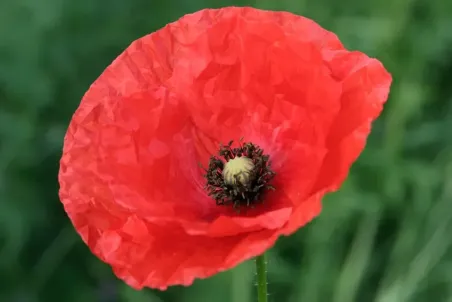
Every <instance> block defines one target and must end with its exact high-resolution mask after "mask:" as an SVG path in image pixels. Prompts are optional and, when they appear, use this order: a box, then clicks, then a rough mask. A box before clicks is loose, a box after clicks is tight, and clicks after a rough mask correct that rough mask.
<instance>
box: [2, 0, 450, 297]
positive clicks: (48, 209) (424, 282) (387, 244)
mask: <svg viewBox="0 0 452 302" xmlns="http://www.w3.org/2000/svg"><path fill="white" fill-rule="evenodd" d="M227 5H240V6H241V5H252V6H256V7H260V8H266V9H278V10H288V11H292V12H295V13H298V14H303V15H305V16H308V17H310V18H313V19H314V20H316V21H317V22H319V23H320V24H321V25H322V26H324V27H325V28H327V29H329V30H332V31H334V32H336V33H337V34H338V35H339V37H340V38H341V40H342V41H343V42H344V44H345V45H346V46H347V47H348V48H350V49H357V50H361V51H364V52H366V53H367V54H369V55H370V56H374V57H377V58H379V59H380V60H381V61H383V63H384V64H385V66H386V67H387V68H388V69H389V70H390V72H391V73H392V74H393V77H394V84H393V86H392V92H391V97H390V100H389V102H388V104H387V106H386V108H385V111H384V114H383V116H382V117H381V118H380V119H379V120H378V122H377V123H376V124H375V126H374V131H373V133H372V135H371V137H370V140H369V143H368V147H367V148H366V150H365V152H364V154H363V155H362V156H361V157H360V159H359V161H358V162H357V163H356V164H355V165H354V166H353V169H352V171H351V174H350V177H349V179H348V180H347V182H346V184H345V185H344V186H343V188H342V189H341V190H340V191H339V192H338V193H335V194H332V195H330V196H328V197H327V198H326V199H325V202H324V212H323V213H322V215H321V217H320V218H318V219H316V220H315V221H314V222H313V223H311V224H310V225H309V226H307V227H305V228H303V229H301V230H300V231H299V232H297V233H296V234H295V235H294V236H292V237H290V238H282V239H281V240H279V241H278V243H277V245H276V247H275V248H274V249H272V250H271V251H270V252H269V290H270V301H272V302H279V301H287V302H299V301H304V302H324V301H325V302H330V301H331V302H351V301H359V302H368V301H369V302H370V301H376V302H409V301H414V302H417V301H435V302H441V301H445V302H452V250H451V242H452V237H451V233H452V207H451V201H452V200H451V199H452V134H451V132H450V128H452V86H451V85H449V84H451V81H452V76H451V72H452V1H444V0H369V1H367V2H365V1H360V0H343V1H328V0H317V1H307V0H258V1H246V0H242V1H225V0H224V1H221V0H192V1H189V0H166V1H158V0H130V1H123V0H109V1H93V0H79V1H70V0H61V1H57V0H40V1H34V0H2V1H1V2H0V268H1V270H0V278H1V282H0V301H2V302H3V301H7V302H9V301H14V302H16V301H17V302H19V301H24V302H35V301H43V302H51V301H67V302H80V301H93V302H94V301H96V302H97V301H99V302H116V301H117V302H125V301H131V302H145V301H155V302H160V301H165V302H171V301H181V302H183V301H214V300H215V301H218V302H226V301H234V302H251V301H256V298H255V292H254V291H255V288H254V286H253V282H254V273H253V263H252V262H248V263H244V264H242V265H240V266H239V267H237V268H235V269H233V270H231V271H228V272H225V273H222V274H219V275H217V276H215V277H213V278H211V279H208V280H200V281H196V282H195V284H194V285H193V286H192V287H189V288H182V287H175V288H171V289H170V290H168V291H167V292H163V293H162V292H157V291H152V290H144V291H141V292H137V291H134V290H132V289H131V288H128V287H127V286H126V285H124V284H123V283H122V282H120V281H118V280H117V279H116V278H115V277H114V276H113V275H112V273H111V270H110V268H109V267H108V266H107V265H105V264H104V263H102V262H100V261H99V260H97V259H96V258H95V257H94V256H93V255H91V254H90V252H89V251H88V249H87V247H85V245H84V244H83V243H82V241H81V240H80V238H79V237H78V236H77V235H76V233H75V231H74V230H73V228H72V226H71V225H70V223H69V220H68V219H67V217H66V216H65V213H64V211H63V209H62V206H61V205H60V203H59V201H58V196H57V191H58V183H57V171H58V161H59V158H60V155H61V147H62V139H63V135H64V133H65V131H66V127H67V125H68V122H69V120H70V118H71V115H72V113H73V111H74V110H75V109H76V107H77V106H78V102H79V100H80V98H81V97H82V95H83V93H84V92H85V91H86V90H87V89H88V87H89V85H90V84H91V82H92V81H93V80H95V79H96V78H97V76H98V75H100V73H101V72H102V71H103V69H104V68H105V67H106V66H107V65H108V64H109V63H110V62H111V61H112V60H113V59H114V58H115V57H116V56H117V55H118V54H119V53H120V52H122V50H123V49H124V48H125V47H127V46H128V45H129V44H130V43H131V42H132V41H133V40H135V39H137V38H139V37H141V36H143V35H145V34H147V33H149V32H152V31H154V30H156V29H158V28H160V27H162V26H163V25H164V24H166V23H168V22H171V21H174V20H176V19H177V18H179V17H180V16H182V15H183V14H185V13H189V12H193V11H196V10H198V9H201V8H206V7H220V6H227Z"/></svg>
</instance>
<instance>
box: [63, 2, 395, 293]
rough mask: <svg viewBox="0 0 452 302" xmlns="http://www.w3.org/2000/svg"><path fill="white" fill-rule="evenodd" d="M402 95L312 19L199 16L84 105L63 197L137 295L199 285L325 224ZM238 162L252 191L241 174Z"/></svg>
mask: <svg viewBox="0 0 452 302" xmlns="http://www.w3.org/2000/svg"><path fill="white" fill-rule="evenodd" d="M390 84H391V76H390V74H389V73H388V72H387V71H386V70H385V68H384V67H383V66H382V64H381V63H380V62H379V61H377V60H375V59H371V58H369V57H367V56H366V55H365V54H363V53H360V52H351V51H348V50H346V49H345V48H344V46H343V45H342V44H341V42H340V41H339V39H338V38H337V37H336V36H335V35H334V34H333V33H331V32H328V31H326V30H325V29H323V28H321V27H320V26H319V25H317V24H316V23H315V22H313V21H311V20H309V19H306V18H303V17H300V16H296V15H293V14H290V13H286V12H269V11H262V10H258V9H253V8H237V7H228V8H223V9H206V10H202V11H199V12H197V13H194V14H190V15H186V16H184V17H182V18H181V19H180V20H178V21H176V22H174V23H172V24H169V25H167V26H166V27H164V28H162V29H160V30H159V31H157V32H155V33H152V34H150V35H148V36H145V37H143V38H141V39H138V40H137V41H135V42H133V43H132V44H131V45H130V46H129V47H128V48H127V49H126V50H125V52H124V53H122V54H121V55H120V56H119V57H118V58H117V59H116V60H115V61H114V62H113V63H112V64H111V65H110V66H109V67H108V68H107V69H106V70H105V72H104V73H103V74H102V75H101V76H100V77H99V78H98V79H97V80H96V81H95V82H94V84H93V85H92V86H91V87H90V89H89V90H88V92H87V93H86V95H85V96H84V97H83V100H82V102H81V104H80V106H79V108H78V109H77V111H76V113H75V115H74V116H73V119H72V121H71V123H70V126H69V129H68V132H67V134H66V137H65V141H64V150H63V156H62V159H61V169H60V174H59V181H60V184H61V189H60V197H61V200H62V202H63V204H64V208H65V210H66V212H67V213H68V215H69V217H70V219H71V220H72V222H73V224H74V226H75V228H76V230H77V231H78V233H79V234H80V235H81V237H82V238H83V240H84V241H85V243H86V244H87V245H88V246H89V247H90V249H91V250H92V252H93V253H94V254H95V255H97V256H98V257H99V258H100V259H102V260H103V261H105V262H106V263H108V264H110V265H111V266H112V267H113V270H114V272H115V274H116V275H117V276H118V277H119V278H121V279H123V280H124V281H125V282H126V283H127V284H129V285H130V286H132V287H134V288H137V289H138V288H142V287H145V286H147V287H153V288H160V289H165V288H166V287H167V286H171V285H177V284H182V285H189V284H191V283H192V282H193V280H194V279H195V278H206V277H209V276H211V275H213V274H215V273H217V272H220V271H224V270H227V269H229V268H232V267H234V266H235V265H237V264H238V263H240V262H242V261H244V260H247V259H250V258H251V257H254V256H256V255H259V254H261V253H263V252H264V251H265V250H267V249H268V248H270V247H271V246H272V245H273V244H274V243H275V241H276V240H277V238H278V237H279V236H281V235H289V234H291V233H293V232H294V231H296V230H297V229H298V228H300V227H302V226H303V225H305V224H306V223H308V222H309V221H311V220H312V219H313V218H314V217H316V216H317V215H318V214H319V213H320V211H321V198H322V197H323V196H324V194H325V193H327V192H331V191H334V190H336V189H338V188H339V186H340V185H341V183H342V182H343V180H344V179H345V178H346V176H347V174H348V170H349V168H350V166H351V164H352V163H353V162H354V161H355V160H356V158H357V157H358V155H359V154H360V152H361V151H362V150H363V148H364V145H365V142H366V138H367V136H368V134H369V132H370V129H371V123H372V121H373V120H374V119H376V118H377V117H378V115H379V114H380V112H381V110H382V107H383V104H384V103H385V102H386V99H387V97H388V93H389V87H390ZM241 137H243V138H244V140H243V142H240V138H241ZM231 140H234V143H233V144H232V145H231V146H230V147H228V145H227V144H228V142H229V141H231ZM221 143H224V144H225V145H223V147H221V148H220V147H219V146H220V144H221ZM219 149H221V152H222V156H223V157H222V156H220V155H217V154H218V152H219ZM212 156H216V157H212ZM237 158H238V159H240V158H241V159H240V160H242V162H241V163H239V162H238V161H236V162H235V164H237V163H239V164H238V167H239V168H238V170H237V171H239V172H247V173H248V174H246V173H245V174H246V175H245V176H244V177H243V179H248V180H249V179H253V184H252V185H249V184H250V183H251V182H247V181H242V180H243V179H242V178H240V177H237V176H235V177H232V178H231V176H227V175H226V174H227V173H226V174H225V170H227V169H226V166H227V165H228V164H229V161H230V162H232V160H233V159H237ZM247 158H249V159H247ZM268 159H269V161H268ZM228 160H229V161H228ZM243 160H244V161H243ZM199 163H201V164H202V165H203V166H204V167H207V168H206V170H204V169H202V168H200V167H199V165H198V164H199ZM223 165H224V167H223ZM232 166H233V165H232V164H231V165H230V171H229V172H230V173H232V174H234V173H233V172H234V171H235V170H234V169H235V168H233V167H232ZM223 168H224V169H223ZM206 171H207V172H206ZM231 171H232V172H231ZM209 173H210V174H209ZM215 173H216V174H215ZM253 173H254V174H253ZM206 175H207V176H206ZM205 177H207V180H206V178H205ZM209 177H210V178H209ZM228 177H229V180H228ZM257 178H259V181H258V180H257ZM234 180H235V182H234ZM250 181H251V180H250ZM247 186H248V187H247ZM271 188H274V189H275V190H269V189H271ZM234 192H235V193H234ZM257 193H259V194H257ZM234 194H235V195H234ZM247 194H248V195H247ZM241 196H242V197H241Z"/></svg>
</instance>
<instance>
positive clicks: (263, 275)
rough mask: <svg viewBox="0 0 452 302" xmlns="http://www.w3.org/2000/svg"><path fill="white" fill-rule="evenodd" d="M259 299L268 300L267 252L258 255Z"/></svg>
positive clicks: (265, 301)
mask: <svg viewBox="0 0 452 302" xmlns="http://www.w3.org/2000/svg"><path fill="white" fill-rule="evenodd" d="M256 276H257V301H258V302H267V301H268V299H267V261H266V260H265V254H262V255H260V256H258V257H256Z"/></svg>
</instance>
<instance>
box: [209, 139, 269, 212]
mask: <svg viewBox="0 0 452 302" xmlns="http://www.w3.org/2000/svg"><path fill="white" fill-rule="evenodd" d="M232 144H233V141H230V142H229V143H228V144H227V145H225V146H223V145H220V149H219V152H218V154H219V156H211V157H210V160H209V166H208V168H207V169H204V170H205V171H206V174H205V178H206V180H207V183H206V186H205V189H206V190H207V193H208V195H209V196H211V197H212V198H213V199H214V200H215V202H216V204H217V205H232V206H233V207H234V208H235V209H238V210H239V209H240V207H241V206H247V207H249V206H254V205H256V204H257V203H259V202H262V197H263V194H264V193H265V191H267V190H275V188H274V187H273V186H272V185H271V184H270V182H271V180H272V179H273V178H274V176H275V172H274V171H273V170H271V168H270V165H271V163H270V160H269V156H268V155H266V154H264V150H262V149H261V148H260V147H259V146H256V145H254V144H253V143H250V142H248V143H242V140H240V143H239V147H236V148H233V147H232Z"/></svg>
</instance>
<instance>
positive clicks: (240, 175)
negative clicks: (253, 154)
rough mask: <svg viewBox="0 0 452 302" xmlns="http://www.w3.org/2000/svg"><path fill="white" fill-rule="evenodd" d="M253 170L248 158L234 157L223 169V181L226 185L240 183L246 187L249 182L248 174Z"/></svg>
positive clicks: (252, 164)
mask: <svg viewBox="0 0 452 302" xmlns="http://www.w3.org/2000/svg"><path fill="white" fill-rule="evenodd" d="M253 170H254V163H253V161H252V160H251V159H249V158H248V157H244V156H242V157H236V158H233V159H231V160H229V161H228V162H227V163H226V165H224V169H223V179H224V182H225V183H226V184H228V185H236V184H237V182H240V183H241V184H242V185H247V184H248V182H249V181H250V173H251V172H252V171H253Z"/></svg>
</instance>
